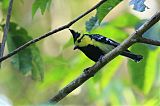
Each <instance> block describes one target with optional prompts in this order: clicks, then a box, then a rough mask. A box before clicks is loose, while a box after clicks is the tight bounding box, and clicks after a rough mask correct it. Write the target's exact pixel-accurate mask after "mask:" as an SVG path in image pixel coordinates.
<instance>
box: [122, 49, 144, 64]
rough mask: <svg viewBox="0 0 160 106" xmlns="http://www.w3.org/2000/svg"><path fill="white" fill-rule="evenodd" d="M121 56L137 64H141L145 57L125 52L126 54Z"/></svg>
mask: <svg viewBox="0 0 160 106" xmlns="http://www.w3.org/2000/svg"><path fill="white" fill-rule="evenodd" d="M121 55H123V56H126V57H128V58H130V59H132V60H134V61H135V62H140V61H141V60H142V59H143V56H141V55H136V54H133V53H131V52H129V51H124V52H122V54H121Z"/></svg>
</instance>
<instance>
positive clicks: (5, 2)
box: [0, 0, 9, 9]
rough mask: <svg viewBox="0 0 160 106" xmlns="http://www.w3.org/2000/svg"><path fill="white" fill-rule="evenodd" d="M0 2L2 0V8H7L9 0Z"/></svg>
mask: <svg viewBox="0 0 160 106" xmlns="http://www.w3.org/2000/svg"><path fill="white" fill-rule="evenodd" d="M0 2H2V8H3V9H7V8H8V6H9V0H1V1H0Z"/></svg>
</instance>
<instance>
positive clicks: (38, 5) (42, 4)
mask: <svg viewBox="0 0 160 106" xmlns="http://www.w3.org/2000/svg"><path fill="white" fill-rule="evenodd" d="M51 1H52V0H35V1H34V3H33V5H32V16H34V15H35V13H36V11H37V10H38V9H40V10H41V13H42V14H44V12H45V10H46V8H47V7H49V6H50V4H51Z"/></svg>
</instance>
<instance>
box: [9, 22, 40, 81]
mask: <svg viewBox="0 0 160 106" xmlns="http://www.w3.org/2000/svg"><path fill="white" fill-rule="evenodd" d="M8 36H9V37H8V39H7V44H8V50H9V52H12V51H13V50H15V49H16V48H18V47H19V46H21V45H23V44H24V43H26V42H27V41H29V40H31V39H32V38H31V37H30V36H29V35H28V33H27V31H26V30H25V29H24V28H22V27H20V26H18V25H17V24H16V23H10V30H9V33H8ZM11 62H12V64H13V66H14V67H15V69H17V70H19V71H20V72H21V73H23V74H27V73H29V72H31V71H32V77H33V78H34V79H38V78H40V79H43V62H42V59H41V56H40V52H39V49H38V48H37V46H36V45H35V44H34V45H32V46H31V47H29V48H26V49H25V50H23V51H21V52H19V53H17V54H16V55H15V56H13V58H12V61H11Z"/></svg>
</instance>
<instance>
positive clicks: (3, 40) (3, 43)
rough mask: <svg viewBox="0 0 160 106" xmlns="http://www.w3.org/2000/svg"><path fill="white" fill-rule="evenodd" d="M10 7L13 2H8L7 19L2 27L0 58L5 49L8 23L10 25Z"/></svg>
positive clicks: (11, 0)
mask: <svg viewBox="0 0 160 106" xmlns="http://www.w3.org/2000/svg"><path fill="white" fill-rule="evenodd" d="M12 5H13V0H10V2H9V7H8V13H7V19H6V24H5V26H4V31H3V32H4V33H3V39H2V43H1V47H0V57H3V53H4V48H5V43H6V40H7V34H8V30H9V23H10V17H11V12H12Z"/></svg>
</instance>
